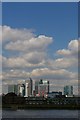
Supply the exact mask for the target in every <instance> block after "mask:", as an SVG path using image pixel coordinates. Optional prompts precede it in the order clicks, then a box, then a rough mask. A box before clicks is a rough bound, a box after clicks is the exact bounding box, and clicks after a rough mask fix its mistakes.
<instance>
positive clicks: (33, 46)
mask: <svg viewBox="0 0 80 120" xmlns="http://www.w3.org/2000/svg"><path fill="white" fill-rule="evenodd" d="M2 38H3V43H4V41H7V42H8V43H6V45H5V46H4V48H5V49H7V50H14V51H26V52H29V51H33V50H38V51H40V50H41V51H42V50H44V49H46V48H47V46H48V45H49V44H51V43H52V42H53V40H52V37H47V36H45V35H39V36H36V35H35V34H33V32H32V31H30V30H27V29H14V28H10V27H9V26H3V36H2Z"/></svg>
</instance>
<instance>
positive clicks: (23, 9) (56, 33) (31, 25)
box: [2, 3, 78, 51]
mask: <svg viewBox="0 0 80 120" xmlns="http://www.w3.org/2000/svg"><path fill="white" fill-rule="evenodd" d="M77 4H78V3H3V17H2V18H3V25H8V26H11V27H13V28H27V29H33V30H35V33H36V34H37V35H39V34H45V35H47V36H52V37H53V38H54V39H55V41H54V45H51V46H50V48H51V49H52V50H51V51H53V50H56V49H59V48H63V47H66V44H68V42H69V41H70V40H72V39H75V38H77V36H78V31H77V30H78V26H77V21H78V7H77Z"/></svg>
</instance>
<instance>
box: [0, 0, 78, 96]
mask: <svg viewBox="0 0 80 120" xmlns="http://www.w3.org/2000/svg"><path fill="white" fill-rule="evenodd" d="M77 21H78V3H76V2H75V3H68V2H67V3H59V2H58V3H56V2H55V3H54V2H53V3H49V2H48V3H47V2H46V3H44V2H43V3H41V2H40V3H35V2H34V3H32V2H31V3H27V2H25V3H24V2H21V3H20V2H13V3H8V2H7V3H6V2H5V3H3V5H2V26H0V30H1V28H2V32H3V34H2V55H1V56H0V58H2V69H3V71H2V72H3V84H6V83H8V84H14V83H18V82H21V81H24V80H26V79H28V78H29V77H32V79H33V84H35V81H36V80H40V79H41V78H42V79H45V80H49V81H50V88H51V89H50V90H51V91H63V87H64V86H65V85H73V86H74V94H76V93H77V84H78V78H77V69H78V65H77V64H78V60H77V52H78V23H77ZM0 38H1V37H0Z"/></svg>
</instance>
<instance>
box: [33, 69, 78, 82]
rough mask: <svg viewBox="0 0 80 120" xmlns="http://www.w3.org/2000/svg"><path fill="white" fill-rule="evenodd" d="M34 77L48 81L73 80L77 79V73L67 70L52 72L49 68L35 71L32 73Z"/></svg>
mask: <svg viewBox="0 0 80 120" xmlns="http://www.w3.org/2000/svg"><path fill="white" fill-rule="evenodd" d="M31 75H32V76H35V77H42V78H46V79H52V78H53V79H58V80H59V79H64V80H65V79H73V78H75V77H77V75H76V74H75V73H72V72H69V71H67V70H65V69H58V70H51V69H48V68H42V69H35V70H33V71H32V73H31Z"/></svg>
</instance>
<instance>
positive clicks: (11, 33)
mask: <svg viewBox="0 0 80 120" xmlns="http://www.w3.org/2000/svg"><path fill="white" fill-rule="evenodd" d="M0 27H1V26H0ZM2 33H3V34H2V41H3V42H4V41H16V40H21V41H22V40H28V39H31V38H32V37H34V34H33V33H32V32H31V30H27V29H17V28H15V29H14V28H11V27H10V26H6V25H5V26H2ZM0 38H1V37H0Z"/></svg>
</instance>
